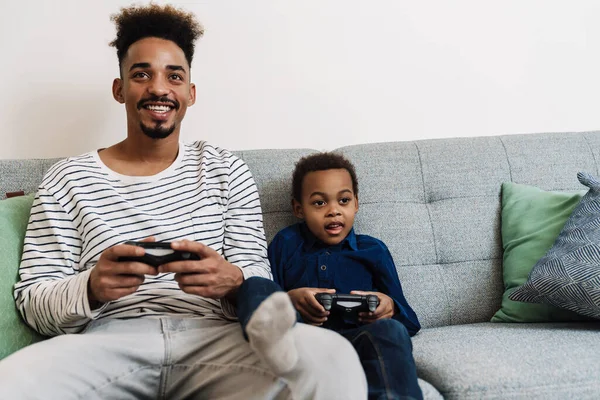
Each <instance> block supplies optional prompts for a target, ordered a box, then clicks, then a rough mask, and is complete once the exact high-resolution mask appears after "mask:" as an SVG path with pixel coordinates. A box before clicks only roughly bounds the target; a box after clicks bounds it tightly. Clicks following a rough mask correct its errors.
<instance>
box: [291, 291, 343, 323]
mask: <svg viewBox="0 0 600 400" xmlns="http://www.w3.org/2000/svg"><path fill="white" fill-rule="evenodd" d="M317 293H335V289H320V288H310V287H303V288H298V289H293V290H290V291H289V292H288V296H290V299H292V304H293V305H294V307H295V308H296V310H298V312H299V313H300V315H302V318H303V319H304V322H306V323H307V324H310V325H316V326H321V325H323V323H324V322H325V321H327V316H328V315H329V311H325V309H324V308H323V306H322V305H321V304H320V303H319V302H318V301H317V299H316V298H315V295H316V294H317Z"/></svg>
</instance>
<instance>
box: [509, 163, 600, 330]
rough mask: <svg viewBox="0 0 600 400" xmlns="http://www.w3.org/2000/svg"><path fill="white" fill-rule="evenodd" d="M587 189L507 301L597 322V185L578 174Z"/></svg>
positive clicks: (599, 287) (599, 241)
mask: <svg viewBox="0 0 600 400" xmlns="http://www.w3.org/2000/svg"><path fill="white" fill-rule="evenodd" d="M577 179H579V182H581V183H582V184H583V185H585V186H587V187H588V188H589V190H588V192H587V193H586V194H585V196H583V198H582V199H581V201H580V202H579V204H578V205H577V206H576V207H575V209H574V210H573V212H572V213H571V216H570V217H569V219H568V220H567V222H566V223H565V226H564V227H563V229H562V231H561V232H560V234H559V235H558V238H557V239H556V241H555V242H554V245H553V246H552V248H550V250H548V252H547V253H546V255H545V256H544V257H542V258H541V259H540V260H539V261H538V262H537V263H536V264H535V265H534V267H533V269H532V270H531V272H530V273H529V277H528V278H527V282H525V283H524V284H523V285H522V286H521V287H519V288H518V289H517V290H515V291H514V292H513V293H512V294H511V295H510V296H509V298H510V299H511V300H514V301H522V302H525V303H546V304H551V305H553V306H556V307H560V308H564V309H567V310H571V311H574V312H576V313H579V314H581V315H586V316H588V317H592V318H598V319H600V182H599V181H598V180H596V179H595V178H594V177H593V176H591V175H589V174H586V173H583V172H579V173H578V174H577Z"/></svg>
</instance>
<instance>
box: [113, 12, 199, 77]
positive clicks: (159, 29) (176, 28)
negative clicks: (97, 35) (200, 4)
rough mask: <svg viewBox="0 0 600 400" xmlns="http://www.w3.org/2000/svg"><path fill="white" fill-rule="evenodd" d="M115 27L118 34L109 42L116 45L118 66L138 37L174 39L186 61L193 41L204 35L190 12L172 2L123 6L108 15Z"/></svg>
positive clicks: (189, 55)
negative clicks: (170, 3) (115, 12)
mask: <svg viewBox="0 0 600 400" xmlns="http://www.w3.org/2000/svg"><path fill="white" fill-rule="evenodd" d="M111 20H112V21H113V22H114V23H115V25H116V26H117V37H116V38H115V40H113V41H112V42H110V45H111V46H113V47H116V48H117V57H118V58H119V66H120V65H121V63H122V62H123V58H124V57H125V54H127V50H128V49H129V46H131V45H132V44H133V43H135V42H137V41H138V40H140V39H144V38H147V37H157V38H160V39H166V40H170V41H172V42H174V43H175V44H177V46H179V47H180V48H181V50H183V53H184V54H185V58H186V59H187V62H188V64H189V65H190V66H191V65H192V59H193V58H194V41H195V40H196V39H198V38H199V37H201V36H202V35H203V34H204V28H203V27H202V25H201V24H200V23H199V22H198V21H196V18H195V16H194V14H193V13H191V12H187V11H184V10H180V9H177V8H175V7H173V6H171V5H165V6H159V5H157V4H150V5H147V6H131V7H124V8H122V9H121V12H120V13H118V14H114V15H112V16H111Z"/></svg>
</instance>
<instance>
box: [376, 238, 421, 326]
mask: <svg viewBox="0 0 600 400" xmlns="http://www.w3.org/2000/svg"><path fill="white" fill-rule="evenodd" d="M380 244H381V246H383V254H382V257H381V260H380V262H379V263H378V264H377V265H375V271H374V274H373V283H374V284H375V287H376V288H377V290H379V291H380V292H382V293H385V294H387V295H388V296H389V297H391V298H392V300H393V301H394V305H395V306H396V309H395V313H394V316H393V317H392V318H393V319H395V320H397V321H399V322H402V324H404V326H405V327H406V329H407V330H408V333H409V334H410V336H414V335H415V334H416V333H417V332H418V331H419V330H420V329H421V324H420V323H419V319H418V318H417V314H415V312H414V311H413V309H412V308H411V307H410V305H409V304H408V302H407V301H406V298H405V297H404V293H403V292H402V285H401V284H400V279H399V278H398V272H396V266H395V264H394V259H393V258H392V255H391V254H390V251H389V250H388V248H387V247H386V246H385V245H384V244H383V242H380Z"/></svg>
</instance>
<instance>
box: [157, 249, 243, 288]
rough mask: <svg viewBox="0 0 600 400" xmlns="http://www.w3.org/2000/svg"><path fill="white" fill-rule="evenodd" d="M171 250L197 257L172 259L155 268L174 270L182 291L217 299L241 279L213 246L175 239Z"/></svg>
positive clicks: (236, 268) (234, 286)
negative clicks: (192, 254)
mask: <svg viewBox="0 0 600 400" xmlns="http://www.w3.org/2000/svg"><path fill="white" fill-rule="evenodd" d="M171 247H172V248H173V250H179V251H188V252H190V253H195V254H197V255H198V256H199V257H200V260H187V261H174V262H171V263H168V264H164V265H161V266H160V267H158V272H174V273H175V280H176V281H177V283H178V284H179V287H180V288H181V290H183V291H184V292H185V293H189V294H195V295H198V296H202V297H208V298H211V299H220V298H222V297H225V296H228V295H231V294H233V293H235V292H236V291H237V289H238V288H239V287H240V285H241V284H242V282H243V281H244V274H243V273H242V270H241V269H240V268H238V267H236V266H235V265H233V264H231V263H230V262H228V261H227V260H225V259H224V258H223V257H222V256H221V254H219V253H218V252H217V251H215V250H214V249H212V248H210V247H208V246H206V245H204V244H202V243H198V242H193V241H191V240H181V241H176V242H173V243H172V244H171Z"/></svg>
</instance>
